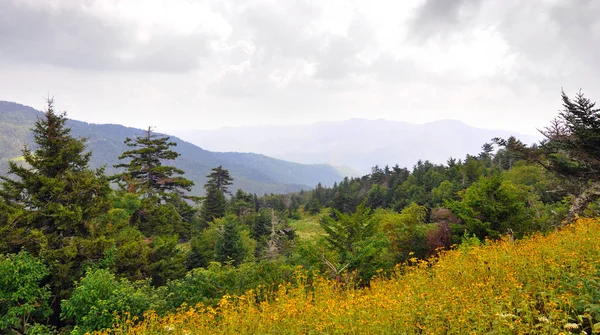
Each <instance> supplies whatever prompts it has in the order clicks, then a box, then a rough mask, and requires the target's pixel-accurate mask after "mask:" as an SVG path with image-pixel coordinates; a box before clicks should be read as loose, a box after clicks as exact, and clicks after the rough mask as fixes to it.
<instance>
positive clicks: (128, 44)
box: [0, 0, 600, 132]
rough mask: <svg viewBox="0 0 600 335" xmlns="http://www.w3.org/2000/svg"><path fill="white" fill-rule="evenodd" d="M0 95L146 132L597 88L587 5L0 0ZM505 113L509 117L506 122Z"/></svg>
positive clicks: (517, 106) (489, 107) (450, 111)
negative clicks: (49, 103)
mask: <svg viewBox="0 0 600 335" xmlns="http://www.w3.org/2000/svg"><path fill="white" fill-rule="evenodd" d="M0 7H1V8H2V9H3V10H2V11H0V71H1V72H0V73H1V74H2V75H1V76H0V92H1V93H0V94H2V95H1V96H0V99H5V100H14V101H18V102H20V103H25V104H32V105H34V106H37V107H40V104H41V103H42V102H43V100H42V99H41V97H42V96H44V95H45V94H46V92H48V91H50V92H51V93H52V94H54V95H56V98H57V102H58V103H59V105H61V106H64V107H66V108H67V109H68V110H69V115H70V116H71V117H73V118H78V119H82V120H88V121H93V122H112V123H124V124H127V125H132V126H137V127H145V126H147V125H148V124H152V125H161V126H164V127H167V128H177V127H180V128H195V127H196V128H207V127H209V128H210V127H218V126H224V125H242V124H261V123H262V124H264V123H299V122H301V123H306V122H311V121H321V120H340V119H347V118H350V117H367V118H388V119H395V120H406V121H412V122H425V121H431V120H435V119H442V118H454V119H461V120H463V121H465V122H467V123H471V124H474V125H478V126H486V127H503V128H515V129H516V130H519V131H523V132H535V127H540V126H543V125H544V124H545V123H546V122H547V120H549V119H550V118H552V117H553V116H554V115H555V114H556V110H557V109H558V108H559V107H560V105H559V104H558V94H559V90H560V87H561V86H564V87H565V88H566V89H567V90H571V91H574V90H577V89H579V88H580V87H583V88H584V90H585V91H586V92H588V91H589V95H590V97H592V98H594V93H595V92H594V91H593V90H595V89H599V88H600V83H598V81H597V78H598V74H599V73H598V70H597V66H595V64H596V62H597V59H598V58H600V48H599V47H598V46H597V43H594V41H596V40H597V38H598V37H600V36H599V35H598V34H599V33H600V21H598V20H596V17H598V14H600V3H599V2H594V1H589V0H576V1H571V0H536V1H528V2H522V1H518V0H458V1H447V0H414V1H394V2H390V1H384V0H352V1H346V0H331V1H314V0H300V1H291V0H277V1H276V0H251V1H239V0H169V1H167V0H102V1H100V0H49V1H35V0H0ZM515 120H520V121H519V122H515Z"/></svg>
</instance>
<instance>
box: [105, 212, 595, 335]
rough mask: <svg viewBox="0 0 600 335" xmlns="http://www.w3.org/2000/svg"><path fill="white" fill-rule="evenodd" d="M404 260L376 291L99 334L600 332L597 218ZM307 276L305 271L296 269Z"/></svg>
mask: <svg viewBox="0 0 600 335" xmlns="http://www.w3.org/2000/svg"><path fill="white" fill-rule="evenodd" d="M410 263H411V264H408V265H407V264H405V265H400V266H398V267H397V268H396V269H395V271H394V273H393V274H392V275H391V276H390V277H389V278H377V279H375V280H373V281H372V283H371V286H370V288H365V289H354V288H347V289H340V288H339V286H338V285H336V284H335V283H334V282H332V281H330V280H327V279H324V278H321V279H317V280H316V281H312V282H311V284H310V285H308V284H306V283H308V281H304V280H302V279H303V278H299V280H298V282H299V284H298V285H297V286H292V285H282V286H280V287H279V291H278V293H277V294H276V295H275V296H273V297H271V299H269V300H268V301H261V302H257V299H256V295H255V293H254V291H249V292H247V293H246V294H244V295H242V296H240V297H231V296H225V297H224V298H223V299H222V300H221V302H220V303H219V305H218V306H217V307H216V308H211V307H203V306H196V307H194V308H183V309H181V310H180V311H179V312H177V313H173V314H169V315H167V316H165V317H159V316H157V315H156V314H154V313H152V312H149V313H148V314H147V315H146V317H145V319H144V320H143V321H142V322H135V320H124V321H121V322H119V323H118V324H117V325H115V327H114V328H113V329H111V330H106V331H104V332H101V333H98V334H320V333H327V334H570V333H573V334H582V333H585V334H591V333H597V332H599V331H600V324H599V322H600V301H599V299H600V284H599V270H600V221H599V220H598V219H580V220H578V221H577V222H576V223H574V224H571V225H568V226H565V227H562V228H561V229H560V230H557V231H555V232H552V233H550V234H548V235H545V236H544V235H542V234H535V235H533V236H531V237H528V238H525V239H523V240H518V241H515V242H512V241H510V240H508V239H505V240H502V241H496V242H488V243H486V244H485V245H482V246H471V245H463V246H461V247H459V248H457V249H455V250H451V251H447V252H443V253H441V254H440V256H439V257H438V258H437V259H431V260H429V261H419V260H416V259H412V260H411V261H410ZM299 276H300V277H301V276H302V275H300V274H299Z"/></svg>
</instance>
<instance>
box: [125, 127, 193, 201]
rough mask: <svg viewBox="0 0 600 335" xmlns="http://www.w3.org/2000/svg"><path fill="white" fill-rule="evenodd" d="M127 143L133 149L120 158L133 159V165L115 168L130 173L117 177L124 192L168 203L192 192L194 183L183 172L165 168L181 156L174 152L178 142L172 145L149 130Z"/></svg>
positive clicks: (128, 139) (171, 167) (131, 161)
mask: <svg viewBox="0 0 600 335" xmlns="http://www.w3.org/2000/svg"><path fill="white" fill-rule="evenodd" d="M125 144H127V146H129V147H131V148H133V149H132V150H128V151H125V152H124V153H123V154H122V155H121V156H120V157H119V159H129V162H128V163H120V164H117V165H115V167H116V168H125V169H126V171H125V172H123V173H121V174H119V175H116V176H114V177H113V178H114V179H115V180H117V182H118V183H119V185H120V186H121V188H122V189H125V190H127V191H128V192H131V193H141V194H145V195H146V197H147V198H153V197H158V198H159V199H161V200H164V201H167V200H169V199H171V198H172V197H173V196H174V195H175V196H183V195H184V193H185V192H184V191H188V192H189V191H191V188H192V186H194V183H193V182H192V181H190V180H188V179H186V178H184V177H182V176H181V175H182V174H184V171H183V170H181V169H178V168H176V167H173V166H167V165H163V162H164V161H166V160H174V159H176V158H177V157H179V153H177V152H175V151H173V150H172V149H171V147H174V146H176V145H177V143H175V142H169V137H159V136H158V135H156V134H153V133H152V129H151V128H148V130H147V131H146V134H145V135H144V136H137V137H136V139H135V140H132V139H131V138H129V137H127V138H126V139H125Z"/></svg>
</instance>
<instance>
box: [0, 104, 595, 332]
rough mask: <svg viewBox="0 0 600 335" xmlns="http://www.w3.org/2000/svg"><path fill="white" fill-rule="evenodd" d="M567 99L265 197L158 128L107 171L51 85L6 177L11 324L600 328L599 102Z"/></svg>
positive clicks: (2, 193) (2, 279) (230, 158)
mask: <svg viewBox="0 0 600 335" xmlns="http://www.w3.org/2000/svg"><path fill="white" fill-rule="evenodd" d="M562 101H563V104H562V109H561V112H560V113H559V115H558V117H557V118H556V119H555V120H553V121H551V122H550V123H549V126H548V127H547V128H544V129H543V130H542V131H541V133H542V135H543V137H544V140H542V141H541V142H539V143H536V144H532V145H528V144H525V143H523V142H522V141H521V140H519V139H518V138H515V137H508V138H503V137H495V138H492V139H489V140H488V141H486V142H485V143H482V144H481V149H480V152H479V153H478V154H476V155H467V156H466V157H460V158H458V157H457V158H452V157H449V158H448V160H447V161H446V163H444V164H433V163H431V162H429V161H417V162H415V164H414V165H413V166H412V167H410V168H409V167H401V166H399V165H395V166H392V167H389V166H383V167H379V166H374V167H373V168H372V170H371V173H369V174H367V175H364V176H362V177H358V178H345V179H343V180H342V181H340V182H336V183H334V184H333V185H331V186H327V185H324V184H321V183H317V184H316V187H315V188H314V190H310V191H304V190H302V191H299V192H292V193H281V194H265V195H263V196H259V195H257V194H252V193H250V192H247V191H245V190H242V189H238V190H236V191H234V189H233V185H235V184H234V183H235V181H236V175H235V174H234V173H232V171H230V170H229V169H227V168H226V167H225V166H226V165H225V164H223V165H220V164H219V165H216V166H213V167H211V169H210V170H209V171H208V172H207V173H206V175H205V178H206V179H205V180H206V182H205V183H203V184H202V185H200V184H194V181H192V180H191V179H189V177H188V176H189V173H188V171H187V170H184V169H183V168H182V165H180V164H175V163H176V162H177V161H179V160H181V159H182V158H183V155H181V157H180V154H181V152H180V150H181V151H183V150H185V148H186V147H185V145H183V144H182V145H176V144H178V143H175V142H172V141H171V139H170V138H169V137H168V136H164V135H161V134H156V133H154V132H152V130H151V129H148V130H147V131H145V132H141V133H140V134H133V135H135V136H133V135H131V136H130V135H127V134H122V135H126V137H125V138H123V139H121V140H122V141H124V142H125V144H124V146H123V147H124V149H123V150H122V151H121V152H119V154H118V155H117V157H118V158H117V160H116V162H117V163H118V164H117V167H116V168H115V170H114V173H110V174H109V173H107V171H105V170H103V169H102V168H93V167H92V166H91V159H92V157H93V154H94V153H93V151H92V152H91V153H90V152H89V151H88V150H89V148H90V147H88V146H86V145H87V143H86V142H85V141H83V140H81V139H79V138H77V137H74V136H73V134H72V133H71V129H70V128H69V126H70V125H73V123H69V122H68V120H67V119H66V115H64V114H62V113H59V112H57V111H55V110H54V108H53V102H52V101H49V102H48V107H47V110H46V111H45V112H44V114H42V115H40V118H39V119H38V120H37V121H36V122H35V124H34V126H33V128H32V131H31V133H30V134H29V135H28V136H30V138H33V144H32V145H31V147H30V148H26V149H24V150H22V152H21V153H20V155H21V157H22V158H21V159H20V160H10V161H9V162H8V165H9V166H8V172H7V173H6V174H5V175H4V176H2V177H1V184H0V331H2V332H10V333H16V334H86V333H93V332H96V331H98V332H100V334H102V333H112V334H115V333H116V334H192V333H204V332H206V333H209V332H215V333H224V334H238V333H283V334H288V333H311V332H315V333H321V332H324V333H386V334H387V333H401V332H407V333H436V334H437V333H452V334H454V333H460V334H462V333H471V332H472V333H499V334H503V333H528V334H529V333H539V334H547V333H560V332H561V331H564V332H565V333H580V332H585V333H586V334H591V333H598V332H599V331H600V308H599V307H598V299H600V293H599V291H598V285H597V282H598V273H600V266H598V264H600V263H599V262H598V257H599V255H598V250H599V246H598V240H599V239H598V237H599V235H600V224H599V223H598V218H597V217H598V216H600V202H599V200H600V172H598V171H600V150H599V149H598V148H600V122H598V120H600V109H598V108H596V107H595V104H594V103H593V102H592V101H591V100H589V99H588V98H587V97H585V96H584V95H583V94H582V93H580V94H577V95H575V96H574V97H569V96H567V95H566V94H564V93H563V94H562ZM90 127H92V126H90ZM111 129H117V130H122V128H111ZM14 131H17V130H14ZM73 133H74V131H73ZM107 142H108V141H107ZM217 156H218V157H220V158H219V159H220V160H218V161H216V162H215V161H209V162H208V163H206V164H210V162H215V163H217V162H218V163H221V162H226V161H227V162H237V163H239V164H240V165H247V166H250V165H253V164H255V165H258V164H263V163H264V162H262V161H261V159H260V158H259V157H257V156H247V155H246V156H242V158H239V159H240V161H238V160H237V159H238V158H237V156H235V155H234V154H222V155H221V156H219V155H216V156H210V157H217ZM23 162H24V163H26V164H22V163H23ZM267 162H268V163H269V164H270V161H267ZM230 166H231V165H230ZM273 174H274V176H273V177H272V178H284V177H283V174H280V175H276V174H277V173H275V172H273ZM300 176H302V175H300ZM111 186H112V187H111ZM194 186H195V187H197V188H198V187H201V188H203V189H204V192H203V193H204V196H203V197H198V196H196V195H195V194H194V193H193V192H191V190H192V187H194ZM583 217H591V218H590V219H584V218H583Z"/></svg>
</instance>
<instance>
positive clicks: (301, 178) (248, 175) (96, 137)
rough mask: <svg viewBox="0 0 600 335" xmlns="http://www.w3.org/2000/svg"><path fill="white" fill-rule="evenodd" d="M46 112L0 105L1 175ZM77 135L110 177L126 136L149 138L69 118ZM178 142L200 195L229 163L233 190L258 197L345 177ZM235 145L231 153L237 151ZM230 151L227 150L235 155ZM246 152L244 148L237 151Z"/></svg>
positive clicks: (319, 168)
mask: <svg viewBox="0 0 600 335" xmlns="http://www.w3.org/2000/svg"><path fill="white" fill-rule="evenodd" d="M41 115H42V114H41V112H39V111H37V110H35V109H33V108H31V107H27V106H23V105H20V104H16V103H12V102H4V101H0V172H1V173H5V172H6V168H7V165H8V164H7V161H8V160H9V159H18V158H19V157H20V156H21V150H22V148H23V145H25V144H27V145H29V146H30V147H31V145H32V143H33V136H32V135H31V132H30V130H29V129H30V128H32V127H33V124H34V122H35V120H36V118H37V117H39V116H41ZM67 125H68V126H69V127H71V128H72V134H73V135H74V136H76V137H86V138H88V141H87V146H88V149H90V150H91V151H92V160H91V165H92V167H98V166H101V165H104V164H106V165H107V173H109V174H112V173H114V172H116V170H115V169H114V168H112V166H113V164H116V163H117V161H118V157H119V155H120V154H121V153H122V152H123V151H124V150H126V149H127V146H125V144H124V143H123V140H125V137H132V138H133V137H135V136H136V135H141V134H143V130H141V129H135V128H128V127H124V126H121V125H114V124H104V125H99V124H89V123H85V122H80V121H75V120H69V121H68V122H67ZM171 140H172V141H174V142H176V143H177V146H176V147H175V150H176V151H177V152H179V153H180V154H181V156H180V157H179V158H178V159H177V160H176V161H175V163H174V165H175V166H177V167H179V168H181V169H183V170H184V171H185V172H186V174H185V176H186V177H187V178H189V179H191V180H193V181H194V182H195V183H196V186H195V188H194V193H196V194H199V193H201V192H202V186H203V185H204V183H205V182H206V177H205V176H206V175H207V174H209V173H210V170H211V169H212V168H213V167H216V166H218V165H223V167H224V168H226V169H228V170H229V172H230V173H231V175H232V177H233V178H234V179H235V180H234V185H233V190H236V189H237V188H242V189H243V190H245V191H247V192H252V193H259V194H262V193H271V192H273V193H281V192H292V191H298V190H300V189H310V188H312V187H314V186H315V185H316V184H317V183H319V182H321V183H323V184H326V185H331V184H333V183H334V182H336V181H339V180H341V179H342V176H341V175H340V174H339V173H338V172H337V170H336V169H335V168H334V167H332V166H329V165H324V164H320V165H308V164H299V163H291V162H287V161H284V160H281V159H274V158H270V157H267V156H264V155H259V154H252V153H240V152H211V151H207V150H204V149H202V148H200V147H198V146H196V145H193V144H191V143H188V142H185V141H183V140H181V139H179V138H177V137H171ZM233 148H234V147H232V149H230V150H231V151H233V150H234V149H233ZM230 150H226V151H230ZM235 151H243V150H235Z"/></svg>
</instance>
